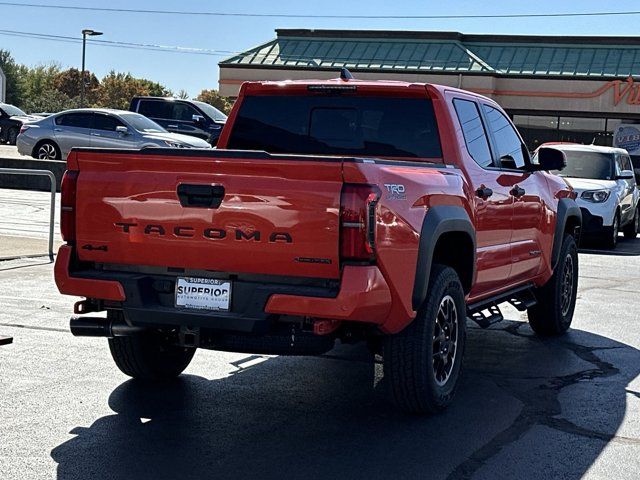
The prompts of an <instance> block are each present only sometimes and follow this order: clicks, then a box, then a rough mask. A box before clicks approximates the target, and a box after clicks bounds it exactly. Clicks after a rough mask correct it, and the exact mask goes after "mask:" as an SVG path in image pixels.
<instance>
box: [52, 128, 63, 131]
mask: <svg viewBox="0 0 640 480" xmlns="http://www.w3.org/2000/svg"><path fill="white" fill-rule="evenodd" d="M53 131H54V132H62V129H61V128H54V129H53Z"/></svg>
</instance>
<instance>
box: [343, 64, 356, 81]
mask: <svg viewBox="0 0 640 480" xmlns="http://www.w3.org/2000/svg"><path fill="white" fill-rule="evenodd" d="M340 80H344V81H345V82H348V81H349V80H353V75H351V72H350V71H349V69H347V68H346V67H342V68H341V69H340Z"/></svg>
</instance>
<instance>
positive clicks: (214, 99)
mask: <svg viewBox="0 0 640 480" xmlns="http://www.w3.org/2000/svg"><path fill="white" fill-rule="evenodd" d="M196 100H198V101H200V102H204V103H208V104H209V105H212V106H214V107H216V108H217V109H218V110H220V111H221V112H224V113H225V114H227V115H228V114H229V112H230V111H231V107H233V102H231V101H229V100H228V99H227V98H226V97H223V96H222V95H220V93H218V91H217V90H202V91H201V92H200V95H198V96H197V97H196Z"/></svg>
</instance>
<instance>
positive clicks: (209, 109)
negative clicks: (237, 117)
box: [193, 101, 227, 122]
mask: <svg viewBox="0 0 640 480" xmlns="http://www.w3.org/2000/svg"><path fill="white" fill-rule="evenodd" d="M193 103H194V104H195V105H197V106H198V107H199V108H200V110H202V111H203V112H204V113H206V114H207V115H209V116H210V117H211V118H213V119H214V120H216V121H218V122H226V121H227V116H226V115H225V114H224V113H222V112H221V111H220V110H218V109H217V108H215V107H214V106H212V105H209V104H208V103H204V102H195V101H194V102H193Z"/></svg>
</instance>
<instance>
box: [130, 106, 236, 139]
mask: <svg viewBox="0 0 640 480" xmlns="http://www.w3.org/2000/svg"><path fill="white" fill-rule="evenodd" d="M129 110H131V111H132V112H137V113H140V114H141V115H144V116H145V117H148V118H150V119H151V120H153V121H154V122H156V123H158V124H159V125H162V126H163V127H164V128H165V129H167V130H168V131H169V132H172V133H180V134H183V135H191V136H194V137H198V138H201V139H203V140H206V141H207V142H209V144H211V145H212V146H215V145H216V143H217V142H218V138H219V137H220V133H221V132H222V128H223V127H224V124H225V122H226V121H227V116H226V115H225V114H224V113H222V112H221V111H220V110H218V109H217V108H215V107H213V106H211V105H209V104H208V103H204V102H199V101H196V100H182V99H178V98H170V97H134V98H133V99H132V100H131V106H130V108H129Z"/></svg>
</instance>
